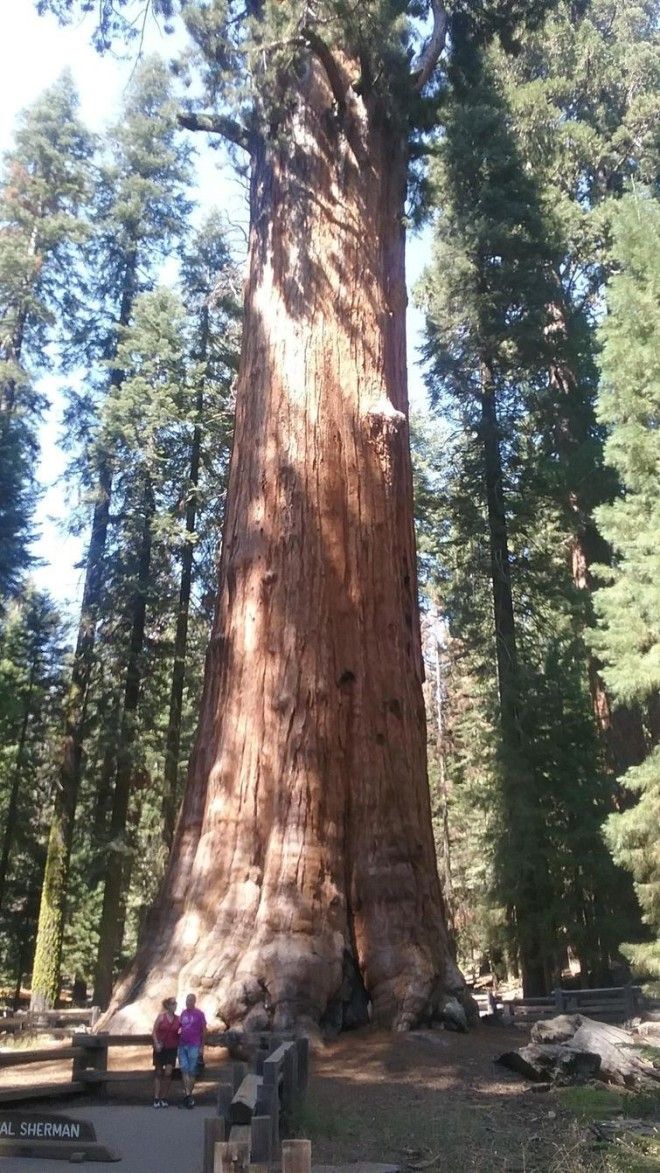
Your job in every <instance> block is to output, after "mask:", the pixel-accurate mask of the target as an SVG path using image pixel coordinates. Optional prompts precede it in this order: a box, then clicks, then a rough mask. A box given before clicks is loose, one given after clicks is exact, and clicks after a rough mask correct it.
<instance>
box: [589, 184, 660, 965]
mask: <svg viewBox="0 0 660 1173" xmlns="http://www.w3.org/2000/svg"><path fill="white" fill-rule="evenodd" d="M613 259H614V262H615V264H616V266H617V270H618V271H617V272H616V275H615V276H614V277H613V278H612V280H611V281H610V284H609V286H608V290H607V308H608V313H607V317H606V319H605V321H604V322H603V324H602V326H601V328H600V338H601V341H602V344H603V349H602V355H601V364H600V365H601V383H600V391H599V398H598V414H599V417H600V419H601V421H602V422H603V424H605V426H606V427H607V428H608V430H609V438H608V440H607V444H606V446H605V456H606V459H607V460H608V461H609V463H610V464H612V465H613V466H614V468H616V470H617V473H618V474H619V477H620V478H621V483H622V485H623V487H624V490H625V492H624V495H623V496H621V497H620V498H619V499H617V500H616V501H614V502H613V503H612V504H611V505H607V506H602V507H601V509H600V510H599V511H598V521H599V523H600V525H601V526H602V529H603V532H604V533H605V535H606V536H607V538H608V540H609V541H610V542H611V544H612V546H613V548H614V551H615V561H614V565H613V567H612V569H611V570H610V571H609V573H607V572H606V571H605V570H604V568H603V570H602V573H603V574H606V577H607V579H608V580H609V581H608V584H607V585H606V586H603V587H602V588H601V589H600V590H599V591H598V592H597V594H596V610H597V613H598V618H599V627H598V629H597V631H596V632H594V635H593V642H594V646H595V648H596V650H597V652H598V654H599V655H600V657H601V658H602V660H603V662H604V665H605V667H604V672H605V678H606V680H607V682H608V684H609V686H610V688H611V689H612V693H613V695H614V698H615V700H616V701H617V702H618V703H622V704H625V703H630V702H631V701H633V702H636V703H637V704H638V705H639V706H640V708H641V709H642V710H643V711H644V713H645V720H644V729H645V735H646V751H647V756H646V758H645V760H644V761H643V762H641V763H640V765H637V766H633V767H631V768H630V769H629V770H628V771H627V773H626V774H624V776H623V784H624V786H625V788H626V790H627V791H629V792H630V793H631V794H632V795H633V796H634V799H635V801H634V804H633V805H632V806H629V808H628V809H627V810H624V811H622V812H620V813H617V814H612V815H610V818H609V820H608V824H607V837H608V842H609V843H610V845H611V847H612V851H613V853H614V857H615V859H617V860H618V862H619V863H621V864H622V865H623V866H625V867H626V868H628V869H629V870H630V871H631V872H632V875H633V878H634V882H635V891H636V893H637V897H638V899H639V903H640V905H641V908H642V911H643V914H644V921H645V923H646V924H647V925H648V928H649V933H650V940H649V941H647V942H644V943H641V944H638V945H633V946H629V947H628V949H627V952H628V953H629V955H630V957H631V958H632V960H633V961H634V962H635V964H636V966H637V967H638V969H639V971H640V972H642V973H644V972H646V973H651V974H652V975H653V977H654V978H656V979H658V978H660V859H659V858H658V842H657V828H658V824H659V822H660V592H659V591H658V583H659V582H660V551H659V545H658V533H659V532H660V437H659V435H658V418H659V416H660V317H659V315H658V305H659V304H660V204H658V202H657V200H656V199H654V197H653V194H652V193H651V192H650V191H648V190H645V189H643V188H640V189H636V190H635V191H634V192H633V193H632V194H630V195H628V196H626V197H625V199H623V200H622V201H621V204H620V206H619V208H618V209H617V212H616V215H615V220H614V247H613Z"/></svg>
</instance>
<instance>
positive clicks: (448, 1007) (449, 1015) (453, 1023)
mask: <svg viewBox="0 0 660 1173" xmlns="http://www.w3.org/2000/svg"><path fill="white" fill-rule="evenodd" d="M440 1020H441V1021H442V1022H443V1023H444V1024H445V1028H446V1029H447V1030H458V1031H463V1032H465V1031H467V1029H468V1020H467V1015H466V1013H465V1010H464V1009H463V1007H462V1006H461V1004H460V1002H459V1001H458V998H447V999H446V1000H445V1002H443V1004H442V1006H441V1007H440Z"/></svg>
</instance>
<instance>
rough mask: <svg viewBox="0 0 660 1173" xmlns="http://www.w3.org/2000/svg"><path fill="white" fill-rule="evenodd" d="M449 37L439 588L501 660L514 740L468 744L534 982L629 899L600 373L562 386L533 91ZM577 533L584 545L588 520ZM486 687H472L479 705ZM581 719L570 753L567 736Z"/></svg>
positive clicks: (556, 269) (611, 925)
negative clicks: (609, 697)
mask: <svg viewBox="0 0 660 1173" xmlns="http://www.w3.org/2000/svg"><path fill="white" fill-rule="evenodd" d="M454 46H455V56H454V68H455V69H457V70H460V71H461V82H462V84H461V87H460V89H456V90H455V94H456V96H455V97H454V99H453V103H452V105H451V106H450V113H449V121H448V128H447V137H446V140H445V142H444V143H443V145H442V149H441V152H440V157H441V161H440V169H439V173H438V177H437V178H438V189H439V212H438V221H437V230H436V239H437V245H436V261H435V267H434V277H433V279H431V281H430V282H429V288H428V291H427V305H428V308H429V315H430V330H429V343H428V355H429V358H430V359H431V362H432V386H433V389H434V390H435V392H436V397H439V396H442V397H443V402H444V403H445V404H447V405H448V408H449V410H450V411H452V412H453V413H454V415H457V414H458V415H459V418H460V419H461V421H462V422H463V425H464V426H465V427H466V428H467V431H468V435H467V438H466V439H465V440H464V441H463V442H462V443H461V444H460V445H457V447H456V458H457V464H458V469H457V472H455V473H454V478H455V479H454V483H453V485H451V490H450V495H451V498H452V499H453V502H452V505H451V509H452V512H453V516H454V519H455V520H454V524H455V526H456V529H457V538H458V542H459V544H460V545H461V550H462V553H461V561H460V563H459V565H458V566H455V567H454V570H453V575H452V577H453V579H454V582H453V584H452V588H453V589H452V590H451V592H450V595H449V597H448V598H447V599H446V600H445V605H446V606H447V608H448V617H449V621H450V629H451V631H452V634H453V635H454V638H459V639H461V640H462V641H464V642H465V641H466V642H467V643H468V646H471V647H472V649H473V650H474V651H475V652H477V662H479V659H481V665H480V668H479V671H480V674H481V675H482V676H483V675H484V674H486V675H487V673H488V671H489V668H488V664H487V660H486V657H485V656H484V649H485V648H490V647H491V646H492V642H493V641H494V652H495V658H496V662H497V680H498V691H499V703H498V706H497V712H498V724H499V731H500V747H499V750H498V753H497V755H496V758H495V761H493V757H492V748H491V749H490V750H488V749H487V748H486V746H487V739H486V743H485V744H484V743H480V746H479V747H477V746H476V745H475V746H473V749H474V750H477V748H478V752H480V753H481V754H482V755H483V761H482V765H481V768H480V773H481V782H480V783H478V784H477V785H476V786H475V787H474V788H473V794H474V801H475V813H476V814H478V813H479V811H480V809H481V805H482V803H481V797H480V788H481V790H483V785H484V783H486V788H487V792H488V793H489V795H490V806H491V809H490V811H489V816H488V823H487V824H486V825H484V828H483V835H482V843H483V844H485V843H486V842H488V843H489V849H488V851H487V852H486V857H488V856H489V857H490V865H491V881H492V882H491V894H490V899H491V904H492V902H495V903H496V904H499V906H500V907H501V909H502V910H504V909H508V913H507V920H508V923H509V925H510V929H511V935H512V936H513V939H514V941H515V943H516V944H517V946H518V948H519V949H520V953H521V961H522V969H523V975H522V976H523V985H524V988H525V989H526V991H527V992H528V993H532V992H542V990H543V989H544V988H547V987H548V986H549V985H550V984H551V982H552V981H553V980H554V978H555V977H556V976H557V974H558V971H559V968H560V965H561V947H560V946H558V942H561V941H562V940H563V941H564V942H565V943H567V944H569V945H570V946H571V947H572V948H573V950H574V952H575V953H576V954H577V956H578V957H579V959H580V961H581V964H582V972H583V977H585V978H586V976H587V974H588V973H591V974H594V975H595V974H597V973H598V971H600V970H602V968H603V966H606V965H607V961H608V958H609V957H611V955H612V954H613V952H614V951H615V948H616V945H617V944H618V940H617V932H620V931H621V927H622V918H623V917H624V916H625V913H626V908H625V900H624V901H621V900H620V899H619V898H618V896H617V888H618V887H620V886H621V881H620V878H619V879H617V875H616V872H615V871H614V870H613V869H612V868H611V866H610V865H609V863H608V860H607V857H606V855H605V853H604V851H603V848H602V843H601V840H600V833H599V819H600V818H602V817H604V815H605V814H606V813H607V810H608V802H610V801H611V792H610V790H609V788H608V785H607V779H606V777H605V776H604V773H603V767H602V762H601V754H600V750H599V747H598V744H597V743H596V740H595V736H594V729H593V726H592V720H591V716H590V712H589V696H588V692H587V682H588V679H589V678H588V674H587V672H586V670H585V667H583V666H582V665H585V664H586V661H587V651H586V648H585V645H584V640H583V634H582V633H583V631H584V628H585V627H586V625H587V622H588V616H587V614H586V613H585V609H584V607H583V606H582V601H581V600H580V599H579V596H578V593H577V592H576V590H575V586H582V585H583V584H581V583H575V584H574V583H573V582H572V581H571V578H569V569H570V567H569V564H568V561H567V560H566V558H565V554H564V551H565V550H566V548H567V547H568V548H576V547H574V537H573V535H572V534H571V530H572V529H573V527H574V526H575V525H577V524H578V522H577V518H573V519H571V520H569V515H571V513H572V511H573V509H574V506H576V505H579V510H578V512H579V513H580V516H581V517H582V516H583V515H584V511H585V510H586V507H587V493H585V491H584V489H582V490H581V492H580V493H579V494H578V496H577V497H576V490H575V482H576V478H577V468H578V461H579V460H581V461H582V465H581V468H582V473H581V475H582V476H584V462H585V459H586V457H587V456H589V455H590V456H591V457H592V459H594V460H595V464H594V472H593V477H592V480H593V481H597V480H598V476H599V471H600V470H599V466H598V463H597V453H598V448H597V444H596V445H594V444H593V443H592V441H593V440H594V438H596V439H597V437H595V436H594V434H595V421H593V423H592V424H590V423H589V421H590V419H592V417H593V411H592V407H591V404H590V400H589V391H590V385H589V384H588V383H587V384H586V386H585V385H577V384H576V383H575V381H574V380H571V382H570V385H568V384H567V383H566V381H564V382H563V383H562V380H561V379H560V378H559V373H558V372H563V373H565V371H566V340H565V338H564V336H563V332H558V331H557V329H556V323H557V318H556V306H557V298H558V293H557V288H558V277H557V274H558V273H560V272H561V270H562V266H563V265H564V261H565V256H566V253H565V248H566V238H565V235H564V233H565V225H564V224H563V223H562V221H561V219H560V218H559V217H558V216H557V215H556V214H555V210H554V209H553V207H552V204H551V201H550V198H549V195H548V196H547V197H546V192H545V190H544V186H543V183H542V182H539V181H538V180H537V178H536V176H535V174H534V173H533V172H531V170H530V168H529V167H528V166H525V153H524V150H523V146H524V145H526V144H524V140H521V138H520V135H519V119H518V117H517V112H518V107H519V103H520V96H519V94H518V93H517V92H516V91H515V90H514V89H512V87H510V86H507V82H506V81H505V63H503V62H502V61H501V59H500V58H499V55H498V53H497V51H494V50H491V51H489V53H488V54H487V55H486V54H484V51H483V50H481V49H479V48H478V47H475V46H474V44H473V43H472V44H470V43H468V44H467V46H466V47H465V49H463V47H462V45H461V42H460V40H459V39H458V38H456V39H455V42H454ZM518 68H519V69H520V67H518ZM566 320H567V319H566V317H565V318H564V321H566ZM576 321H577V323H578V325H579V324H581V325H582V329H584V321H583V319H581V317H580V315H579V314H578V313H575V314H572V316H571V318H570V322H571V327H572V329H571V341H572V342H573V344H574V345H575V344H576V334H577V331H576V328H575V323H576ZM559 333H561V339H560V338H559V337H558V334H559ZM577 336H579V337H580V338H581V335H577ZM582 371H584V366H583V367H582ZM452 401H453V406H452ZM456 404H458V411H457V408H456ZM590 412H591V415H590ZM577 424H579V427H580V428H581V429H582V431H579V432H578V427H577ZM590 428H591V432H590V430H589V429H590ZM580 446H581V447H580ZM578 448H580V454H579V457H578V455H577V449H578ZM549 449H550V451H551V453H552V464H551V463H550V460H549V459H548V450H549ZM590 487H591V488H592V490H593V486H590ZM587 491H588V490H587ZM596 491H597V490H596ZM587 528H589V525H587ZM591 528H593V527H591ZM574 532H575V531H574ZM480 534H481V535H482V538H481V542H480V541H479V535H480ZM486 535H487V537H488V544H489V557H488V562H489V568H488V573H489V577H490V580H491V584H492V590H493V629H492V632H491V631H489V629H488V624H485V625H484V614H483V607H484V606H485V602H484V599H483V591H482V589H480V592H479V595H476V592H475V587H474V575H475V573H476V575H477V576H479V577H481V576H483V573H484V566H483V562H484V555H485V550H484V539H485V537H486ZM575 541H577V542H578V543H581V544H580V547H579V548H580V550H583V549H584V543H583V534H580V535H578V536H576V537H575ZM573 561H574V559H573ZM466 572H467V573H468V575H469V576H470V577H469V578H468V580H467V581H466V580H465V577H464V575H465V573H466ZM482 582H483V579H482ZM466 589H469V590H470V592H471V599H470V603H469V604H468V605H466V604H465V603H464V602H463V601H459V607H458V610H457V611H456V612H454V611H453V609H452V608H453V606H454V605H455V602H456V601H457V600H459V597H460V594H461V592H465V590H466ZM479 649H481V656H479ZM484 661H486V662H484ZM484 700H487V698H486V697H482V696H481V695H480V693H479V692H477V693H476V695H475V703H477V704H479V705H480V706H483V702H484ZM490 703H491V705H492V698H491V701H490ZM480 718H481V719H482V720H483V711H481V712H480ZM567 735H570V738H572V741H571V752H570V755H568V756H566V757H565V758H564V757H563V755H562V753H561V752H560V748H559V747H562V746H563V745H565V743H566V740H567ZM477 769H478V770H479V767H478V765H477ZM461 773H463V774H464V773H465V771H464V770H462V771H461V772H459V781H458V784H459V785H462V791H463V794H464V795H465V796H467V797H468V800H469V790H468V789H467V788H466V786H465V785H464V784H462V783H461V782H460V775H461ZM468 806H469V801H468ZM461 817H462V819H463V822H464V821H465V816H464V814H463V815H462V816H461ZM567 845H570V848H569V849H568V850H567ZM585 856H588V858H589V860H590V869H589V870H590V872H591V875H589V874H588V872H586V871H585V869H584V867H583V865H582V863H581V861H582V860H583V859H584V857H585ZM619 939H620V938H619Z"/></svg>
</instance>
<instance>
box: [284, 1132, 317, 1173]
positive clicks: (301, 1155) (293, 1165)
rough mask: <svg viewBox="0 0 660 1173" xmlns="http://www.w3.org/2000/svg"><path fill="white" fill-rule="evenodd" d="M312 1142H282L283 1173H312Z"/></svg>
mask: <svg viewBox="0 0 660 1173" xmlns="http://www.w3.org/2000/svg"><path fill="white" fill-rule="evenodd" d="M311 1168H312V1142H311V1140H283V1141H282V1173H311Z"/></svg>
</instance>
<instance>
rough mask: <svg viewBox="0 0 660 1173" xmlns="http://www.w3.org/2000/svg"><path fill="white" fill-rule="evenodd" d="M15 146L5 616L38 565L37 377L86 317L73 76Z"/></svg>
mask: <svg viewBox="0 0 660 1173" xmlns="http://www.w3.org/2000/svg"><path fill="white" fill-rule="evenodd" d="M14 140H15V141H14V146H13V148H12V150H10V151H9V152H8V154H7V155H6V156H5V160H4V166H3V175H2V178H1V179H0V608H1V607H2V605H3V600H4V599H6V597H7V595H8V594H10V593H11V592H12V591H14V590H16V589H17V587H18V586H19V583H20V580H21V575H22V573H23V571H24V570H25V569H26V568H27V567H28V566H29V564H30V553H29V543H30V538H31V527H32V521H31V519H32V512H33V509H34V504H35V497H36V481H35V474H34V470H35V466H36V463H37V436H36V429H37V424H38V422H39V419H40V417H41V413H42V411H43V409H44V406H45V402H44V399H43V396H42V395H41V394H40V393H39V392H38V390H37V387H36V384H35V377H36V376H37V375H38V374H39V372H40V371H43V370H44V369H46V368H47V367H48V364H49V362H50V361H51V357H50V356H51V355H52V350H51V349H49V343H51V342H53V341H57V342H59V343H60V344H62V343H63V342H64V341H65V339H66V337H67V333H70V326H71V322H72V321H73V320H75V318H76V316H77V312H78V309H79V307H78V304H77V300H76V289H77V280H76V263H77V259H78V260H79V258H77V254H76V249H75V245H76V243H78V242H80V240H81V239H82V237H83V236H84V225H83V222H82V219H81V205H82V204H83V203H84V200H85V196H86V189H87V183H88V172H89V167H88V164H89V156H90V151H91V142H90V138H89V135H88V134H87V132H86V131H85V130H84V128H83V126H82V125H81V123H80V121H79V119H78V116H77V96H76V93H75V90H74V88H73V83H72V81H71V78H70V76H69V75H68V74H64V75H63V76H62V78H61V79H60V80H59V81H58V82H56V83H55V85H54V86H52V87H51V88H50V89H49V90H47V91H45V92H44V94H42V96H41V97H40V98H38V99H37V101H36V102H35V103H34V104H33V105H32V106H31V107H29V108H28V109H27V110H25V111H24V112H23V114H22V115H21V116H20V118H19V122H18V125H17V128H16V132H15V136H14Z"/></svg>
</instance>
